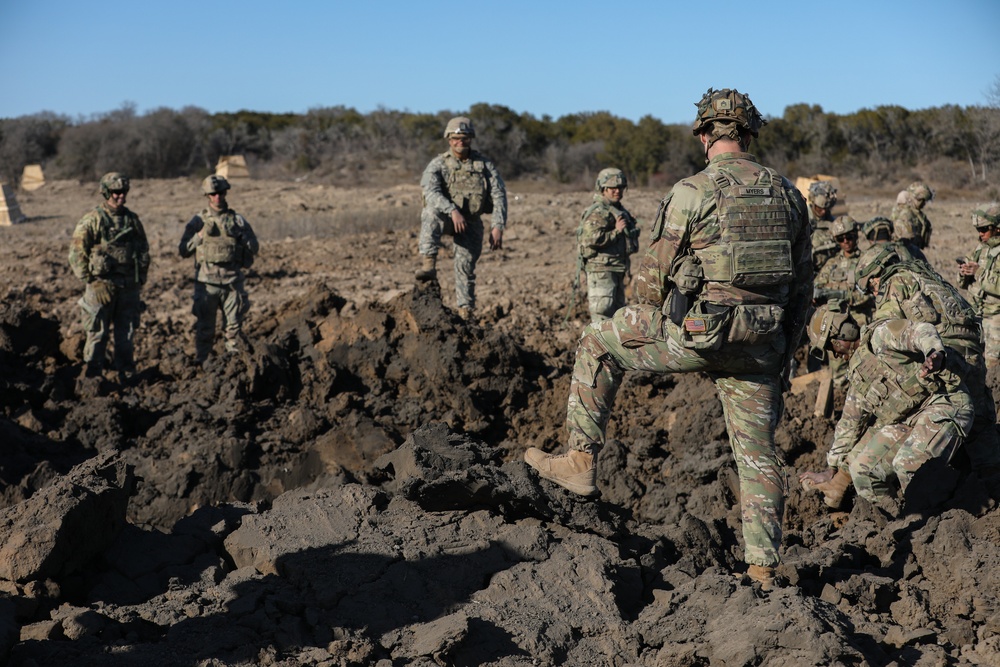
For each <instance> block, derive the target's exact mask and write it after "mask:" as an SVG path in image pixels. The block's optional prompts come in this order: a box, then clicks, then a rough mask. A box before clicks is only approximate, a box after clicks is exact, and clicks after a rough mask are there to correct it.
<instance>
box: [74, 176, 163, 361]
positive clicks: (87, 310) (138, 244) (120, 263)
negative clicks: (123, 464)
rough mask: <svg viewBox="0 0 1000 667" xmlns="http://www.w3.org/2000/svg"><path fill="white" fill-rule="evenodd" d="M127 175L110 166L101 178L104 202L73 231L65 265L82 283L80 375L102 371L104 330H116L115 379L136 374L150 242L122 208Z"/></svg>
mask: <svg viewBox="0 0 1000 667" xmlns="http://www.w3.org/2000/svg"><path fill="white" fill-rule="evenodd" d="M129 187H130V182H129V178H128V176H125V175H124V174H121V173H119V172H116V171H113V172H110V173H107V174H105V175H104V176H102V177H101V183H100V188H101V196H103V197H104V202H103V203H102V204H101V205H100V206H98V207H96V208H95V209H94V210H92V211H90V212H89V213H87V214H86V215H84V216H83V218H82V219H81V220H80V222H79V223H77V225H76V229H75V231H74V232H73V241H72V244H71V246H70V250H69V264H70V267H72V269H73V273H75V274H76V276H77V277H78V278H80V279H82V280H83V281H84V282H85V283H86V284H87V287H86V290H85V291H84V294H83V297H82V298H81V299H80V301H79V303H80V308H81V310H82V322H83V330H84V331H85V332H86V335H87V340H86V343H85V344H84V347H83V361H84V374H85V376H86V377H98V376H100V375H101V373H102V372H103V370H104V364H105V354H106V351H107V345H108V330H109V328H114V330H115V334H114V336H115V347H114V366H115V369H116V370H117V371H118V374H119V379H121V380H128V379H130V378H131V377H132V376H133V375H134V374H135V330H136V329H137V328H138V327H139V316H140V313H141V311H142V302H141V301H140V298H139V292H140V290H141V288H142V286H143V285H145V284H146V276H147V273H148V272H149V242H148V241H147V240H146V231H145V230H144V229H143V227H142V223H141V222H140V221H139V216H137V215H136V214H135V213H133V212H132V211H130V210H129V209H128V208H126V207H125V200H126V198H127V197H128V191H129Z"/></svg>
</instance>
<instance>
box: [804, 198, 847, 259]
mask: <svg viewBox="0 0 1000 667" xmlns="http://www.w3.org/2000/svg"><path fill="white" fill-rule="evenodd" d="M808 210H809V228H810V229H812V257H813V272H814V273H816V272H819V270H820V269H822V268H823V265H824V264H826V263H827V261H828V260H829V259H830V258H832V257H835V256H836V255H837V253H839V252H840V246H839V245H837V241H836V240H834V238H833V234H831V233H830V223H832V222H833V220H834V217H833V215H831V214H830V213H827V214H826V215H825V216H824V217H822V218H820V217H818V216H817V215H816V213H815V212H814V211H813V209H812V206H810V207H808Z"/></svg>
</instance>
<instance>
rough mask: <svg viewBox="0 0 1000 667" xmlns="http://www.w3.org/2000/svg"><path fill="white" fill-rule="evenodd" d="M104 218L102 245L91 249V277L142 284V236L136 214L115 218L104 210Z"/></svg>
mask: <svg viewBox="0 0 1000 667" xmlns="http://www.w3.org/2000/svg"><path fill="white" fill-rule="evenodd" d="M97 214H98V216H99V217H100V225H99V229H100V243H98V244H96V245H94V246H93V247H92V248H91V249H90V273H91V275H93V276H96V277H99V278H106V277H109V276H113V275H120V276H125V277H129V278H134V279H135V280H136V281H138V280H139V247H138V246H139V234H138V232H137V224H136V217H135V214H134V213H132V212H131V211H128V210H126V211H125V212H124V213H123V214H122V215H121V216H112V215H111V214H110V213H108V211H107V210H105V209H104V207H103V206H98V207H97Z"/></svg>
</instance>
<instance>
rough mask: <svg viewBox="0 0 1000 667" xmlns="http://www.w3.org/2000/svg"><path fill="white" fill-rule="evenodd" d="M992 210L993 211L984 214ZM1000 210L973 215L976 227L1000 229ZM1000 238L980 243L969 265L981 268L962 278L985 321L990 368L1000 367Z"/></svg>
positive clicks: (986, 354)
mask: <svg viewBox="0 0 1000 667" xmlns="http://www.w3.org/2000/svg"><path fill="white" fill-rule="evenodd" d="M983 209H989V210H983ZM998 213H1000V207H998V206H997V205H996V204H994V205H992V207H980V209H979V210H977V211H976V212H975V213H974V214H973V223H974V224H978V225H979V227H977V229H978V228H983V229H984V230H985V228H986V227H992V228H994V229H1000V216H998V215H997V214H998ZM997 257H1000V234H997V233H996V232H994V235H993V236H992V237H990V238H989V239H987V240H986V241H985V242H980V244H979V245H978V246H977V247H976V249H975V250H974V251H972V255H970V256H969V258H968V260H967V261H969V262H972V263H975V264H978V265H979V268H978V269H976V274H975V275H974V276H963V275H959V276H958V279H959V281H960V282H959V284H960V285H961V286H962V287H964V288H966V289H968V290H969V296H971V297H972V307H973V308H975V309H976V313H977V314H978V315H979V316H980V317H981V318H982V322H983V343H984V356H985V357H986V366H987V367H993V366H998V365H1000V262H998V261H997Z"/></svg>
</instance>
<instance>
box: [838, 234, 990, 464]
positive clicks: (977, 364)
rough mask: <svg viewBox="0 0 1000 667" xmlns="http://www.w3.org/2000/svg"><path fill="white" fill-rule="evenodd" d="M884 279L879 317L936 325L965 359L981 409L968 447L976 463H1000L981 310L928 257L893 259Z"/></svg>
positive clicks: (976, 406)
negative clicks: (938, 272) (929, 261)
mask: <svg viewBox="0 0 1000 667" xmlns="http://www.w3.org/2000/svg"><path fill="white" fill-rule="evenodd" d="M879 252H880V251H878V250H876V249H875V248H872V249H870V250H868V251H865V253H864V254H863V256H862V258H861V259H860V260H859V269H858V271H859V273H861V272H863V270H864V268H865V265H867V264H870V257H871V255H872V254H878V253H879ZM879 278H880V282H879V291H878V295H877V296H876V297H875V314H874V315H873V320H874V321H879V320H885V319H907V320H913V321H915V322H927V323H929V324H932V325H934V328H935V329H936V330H937V332H938V335H939V336H940V337H941V341H942V342H943V343H944V345H945V346H946V347H947V348H948V349H949V350H951V351H952V352H954V354H955V355H956V356H957V357H958V358H960V359H964V361H965V363H966V367H965V369H964V377H963V379H964V380H965V384H966V386H967V388H968V391H969V393H970V395H971V397H972V403H973V407H974V409H975V421H974V422H973V424H972V427H971V428H970V429H968V436H969V437H968V441H967V442H966V448H965V449H966V452H967V453H968V455H969V459H970V461H971V463H972V465H973V467H974V468H977V469H979V468H985V467H992V466H996V465H1000V440H998V438H997V431H996V404H995V402H994V400H993V395H992V394H991V393H990V391H989V389H988V387H987V386H986V364H985V361H984V359H983V346H982V340H981V336H982V327H981V324H980V321H979V317H978V316H977V315H976V312H975V310H974V309H973V308H972V306H971V305H970V304H969V302H967V301H966V300H965V299H963V298H962V296H961V295H960V294H959V293H958V290H957V289H955V287H954V286H952V285H951V284H950V283H948V282H947V281H946V280H944V279H943V278H942V277H941V276H939V275H938V274H937V273H935V272H934V270H933V269H931V268H930V266H929V265H927V264H925V263H924V262H920V261H911V262H901V263H897V264H891V265H889V266H888V267H887V268H885V269H884V270H883V271H882V273H881V275H880V276H879Z"/></svg>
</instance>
